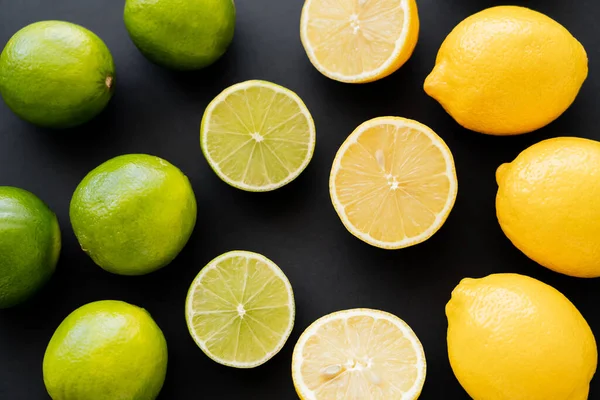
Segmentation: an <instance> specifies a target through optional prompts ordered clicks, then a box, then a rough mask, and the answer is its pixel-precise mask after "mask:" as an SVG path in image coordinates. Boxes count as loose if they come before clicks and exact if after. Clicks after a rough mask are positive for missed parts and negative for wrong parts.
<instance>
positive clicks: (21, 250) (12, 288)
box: [0, 186, 60, 308]
mask: <svg viewBox="0 0 600 400" xmlns="http://www.w3.org/2000/svg"><path fill="white" fill-rule="evenodd" d="M59 254H60V228H59V226H58V220H57V219H56V215H54V213H53V212H52V211H51V210H50V209H49V208H48V206H47V205H46V204H44V203H43V202H42V201H41V200H40V199H39V198H37V197H36V196H35V195H33V194H32V193H29V192H28V191H26V190H23V189H19V188H15V187H9V186H0V308H7V307H12V306H14V305H16V304H19V303H21V302H23V301H24V300H26V299H27V298H29V297H30V296H32V295H33V294H34V293H35V292H36V291H37V290H38V289H39V288H40V287H42V286H43V285H44V284H45V283H46V282H47V281H48V279H50V277H51V276H52V274H53V273H54V269H55V268H56V262H57V261H58V256H59Z"/></svg>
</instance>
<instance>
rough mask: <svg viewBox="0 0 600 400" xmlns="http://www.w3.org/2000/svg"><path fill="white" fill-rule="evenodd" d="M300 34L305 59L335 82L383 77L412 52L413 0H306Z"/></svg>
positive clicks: (415, 27)
mask: <svg viewBox="0 0 600 400" xmlns="http://www.w3.org/2000/svg"><path fill="white" fill-rule="evenodd" d="M300 36H301V39H302V44H303V45H304V49H305V50H306V54H307V55H308V57H309V59H310V61H311V63H312V64H313V65H314V66H315V68H317V69H318V70H319V71H320V72H321V73H322V74H323V75H325V76H327V77H329V78H331V79H335V80H338V81H341V82H347V83H365V82H372V81H375V80H378V79H381V78H384V77H386V76H388V75H390V74H391V73H393V72H395V71H396V70H397V69H398V68H400V67H401V66H402V65H403V64H404V63H405V62H406V61H407V60H408V59H409V58H410V56H411V55H412V52H413V50H414V49H415V46H416V44H417V40H418V36H419V15H418V11H417V4H416V2H415V1H414V0H366V1H355V0H338V1H331V0H306V2H305V3H304V8H303V9H302V17H301V22H300Z"/></svg>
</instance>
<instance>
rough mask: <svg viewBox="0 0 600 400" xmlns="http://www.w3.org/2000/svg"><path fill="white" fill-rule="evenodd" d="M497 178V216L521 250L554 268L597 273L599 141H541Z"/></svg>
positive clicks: (599, 269) (573, 273) (599, 262)
mask: <svg viewBox="0 0 600 400" xmlns="http://www.w3.org/2000/svg"><path fill="white" fill-rule="evenodd" d="M496 180H497V181H498V194H497V196H496V213H497V215H498V221H499V222H500V226H501V227H502V230H503V231H504V233H505V234H506V236H507V237H508V238H509V239H510V240H511V242H513V244H514V245H515V246H516V247H517V248H518V249H519V250H521V251H522V252H523V253H525V255H527V256H528V257H529V258H531V259H532V260H534V261H536V262H538V263H539V264H541V265H543V266H545V267H547V268H550V269H552V270H554V271H556V272H560V273H563V274H567V275H571V276H577V277H585V278H590V277H598V276H600V242H599V241H598V238H600V142H596V141H593V140H588V139H581V138H572V137H562V138H555V139H549V140H544V141H542V142H539V143H537V144H534V145H533V146H531V147H529V148H528V149H526V150H525V151H523V152H522V153H521V154H519V156H518V157H517V158H516V159H515V160H514V161H513V162H512V163H510V164H502V165H501V166H500V167H499V168H498V171H497V172H496Z"/></svg>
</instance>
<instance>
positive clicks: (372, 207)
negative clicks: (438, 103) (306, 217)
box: [329, 117, 458, 249]
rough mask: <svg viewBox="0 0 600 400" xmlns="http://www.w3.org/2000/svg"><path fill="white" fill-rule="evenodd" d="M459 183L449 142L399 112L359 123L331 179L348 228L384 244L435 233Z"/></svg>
mask: <svg viewBox="0 0 600 400" xmlns="http://www.w3.org/2000/svg"><path fill="white" fill-rule="evenodd" d="M457 188H458V183H457V179H456V170H455V168H454V159H453V158H452V153H451V152H450V149H449V148H448V146H446V143H444V141H443V140H442V139H441V138H440V137H439V136H438V135H437V134H436V133H435V132H434V131H432V130H431V129H430V128H428V127H427V126H425V125H423V124H421V123H419V122H417V121H413V120H410V119H406V118H400V117H381V118H375V119H372V120H370V121H367V122H365V123H363V124H362V125H360V126H359V127H358V128H356V130H355V131H354V132H352V134H351V135H350V136H349V137H348V138H347V139H346V141H345V142H344V143H343V144H342V146H341V147H340V149H339V151H338V153H337V155H336V157H335V160H334V161H333V167H332V169H331V176H330V179H329V192H330V194H331V200H332V202H333V206H334V207H335V210H336V211H337V213H338V215H339V217H340V219H341V220H342V223H343V224H344V225H345V226H346V228H347V229H348V231H350V233H352V234H353V235H354V236H356V237H358V238H359V239H361V240H363V241H365V242H366V243H369V244H371V245H373V246H376V247H381V248H384V249H399V248H403V247H408V246H412V245H414V244H417V243H421V242H423V241H425V240H427V239H428V238H429V237H431V236H432V235H433V234H434V233H435V232H436V231H437V230H438V229H439V228H440V227H441V226H442V225H443V223H444V222H445V221H446V218H447V217H448V214H449V213H450V210H451V209H452V206H453V205H454V201H455V200H456V193H457Z"/></svg>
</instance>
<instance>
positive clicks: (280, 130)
mask: <svg viewBox="0 0 600 400" xmlns="http://www.w3.org/2000/svg"><path fill="white" fill-rule="evenodd" d="M200 144H201V147H202V151H203V152H204V156H205V157H206V160H207V161H208V163H209V164H210V166H211V168H212V169H213V170H214V171H215V173H216V174H217V175H218V176H219V177H220V178H221V179H222V180H223V181H225V182H226V183H228V184H230V185H231V186H234V187H237V188H239V189H243V190H247V191H253V192H263V191H269V190H274V189H277V188H280V187H282V186H284V185H286V184H287V183H289V182H291V181H292V180H294V179H296V178H297V177H298V175H300V173H301V172H302V171H303V170H304V169H305V168H306V166H307V165H308V163H309V162H310V160H311V158H312V155H313V152H314V148H315V124H314V122H313V119H312V116H311V115H310V112H309V111H308V109H307V108H306V105H304V103H303V102H302V100H301V99H300V98H299V97H298V95H296V94H295V93H294V92H292V91H291V90H288V89H286V88H284V87H282V86H279V85H276V84H274V83H270V82H265V81H247V82H242V83H239V84H237V85H233V86H231V87H229V88H228V89H225V91H223V92H222V93H221V94H219V95H218V96H217V97H216V98H215V99H214V100H213V101H212V102H211V103H210V104H209V105H208V107H207V108H206V111H205V113H204V117H203V118H202V126H201V128H200Z"/></svg>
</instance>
